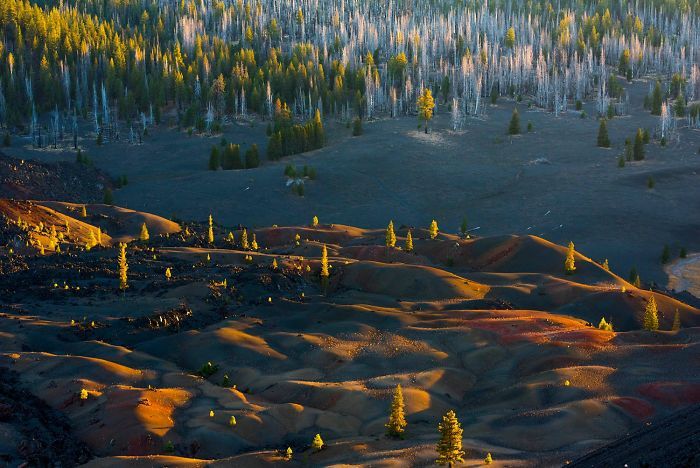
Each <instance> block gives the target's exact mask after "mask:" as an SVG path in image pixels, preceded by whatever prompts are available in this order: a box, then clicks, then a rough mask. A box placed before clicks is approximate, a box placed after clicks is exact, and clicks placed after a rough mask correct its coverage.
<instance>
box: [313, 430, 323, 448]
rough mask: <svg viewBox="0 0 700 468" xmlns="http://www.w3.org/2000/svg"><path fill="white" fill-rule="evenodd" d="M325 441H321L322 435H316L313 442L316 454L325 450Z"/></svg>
mask: <svg viewBox="0 0 700 468" xmlns="http://www.w3.org/2000/svg"><path fill="white" fill-rule="evenodd" d="M323 445H324V444H323V439H321V434H316V436H315V437H314V440H313V442H311V448H312V449H314V452H320V451H321V449H323Z"/></svg>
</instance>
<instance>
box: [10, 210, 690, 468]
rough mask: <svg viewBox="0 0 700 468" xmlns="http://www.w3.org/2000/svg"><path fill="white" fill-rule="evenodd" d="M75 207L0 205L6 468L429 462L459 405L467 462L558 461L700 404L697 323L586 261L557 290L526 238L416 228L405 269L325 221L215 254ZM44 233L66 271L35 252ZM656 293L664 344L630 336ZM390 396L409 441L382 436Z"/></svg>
mask: <svg viewBox="0 0 700 468" xmlns="http://www.w3.org/2000/svg"><path fill="white" fill-rule="evenodd" d="M85 208H86V213H85V214H86V216H85V217H83V216H82V205H72V204H68V203H58V202H16V201H10V200H2V201H0V211H2V213H3V214H4V215H5V223H4V224H5V227H4V228H3V229H4V232H5V235H6V236H9V238H11V239H14V242H15V244H16V246H17V249H16V250H15V251H14V252H13V253H3V254H2V257H1V258H0V268H1V270H2V271H0V274H2V281H0V298H1V300H2V302H1V303H0V304H1V305H0V309H1V310H0V369H2V372H3V374H2V376H3V385H5V387H3V388H4V390H3V392H2V395H1V396H2V398H1V399H0V436H1V437H0V440H1V442H0V450H1V451H2V452H3V453H8V455H4V456H5V459H4V460H3V461H4V462H7V463H9V464H10V466H14V465H15V464H20V463H22V462H24V461H27V462H29V464H30V465H33V464H34V465H37V464H38V465H41V464H42V463H44V462H46V460H47V457H49V458H50V457H55V459H58V458H57V457H59V454H60V456H63V457H69V455H70V456H72V459H70V460H68V459H66V462H65V463H66V464H71V463H76V462H87V463H88V465H89V466H113V467H117V466H120V467H121V466H139V467H140V466H182V467H189V466H204V465H211V466H241V467H245V466H260V465H275V464H279V465H280V466H281V465H285V466H327V465H342V464H360V465H372V466H430V465H431V464H432V463H433V462H434V460H435V458H436V453H435V448H434V447H435V443H436V441H437V437H438V433H437V430H436V429H437V423H438V421H439V420H440V417H441V416H442V415H443V414H444V413H445V412H446V411H447V410H449V409H454V410H455V411H456V413H457V415H458V417H459V419H460V421H461V423H462V425H463V428H464V445H465V448H466V449H467V457H466V459H465V461H468V462H469V463H473V464H474V463H476V464H479V463H481V460H483V458H484V456H485V455H486V453H487V452H490V453H491V454H492V456H493V459H494V464H495V465H497V466H499V465H504V466H505V465H507V466H523V465H561V464H564V463H565V462H567V461H571V460H574V459H576V458H578V457H579V456H582V455H584V454H585V453H587V452H590V451H592V450H595V449H597V448H599V447H601V446H604V445H606V444H607V443H611V442H613V441H615V440H616V439H618V438H621V437H623V436H625V435H626V434H628V433H630V432H631V431H635V430H638V429H640V428H643V427H645V424H646V423H653V422H654V421H657V420H659V418H663V417H665V416H668V415H670V414H672V413H673V412H674V411H677V410H679V409H683V408H686V407H688V406H690V405H693V404H697V403H700V377H698V376H699V375H700V372H699V370H700V368H699V362H698V359H697V358H698V343H700V311H699V310H698V309H696V308H694V307H692V306H689V305H687V304H685V303H683V302H680V301H679V300H677V299H675V298H674V297H671V296H669V295H667V294H664V293H663V292H660V291H649V290H643V289H639V288H637V287H635V286H633V285H632V284H630V283H628V282H627V281H625V280H624V279H622V278H621V277H619V276H617V275H615V274H614V273H612V272H610V271H607V270H606V269H604V268H603V267H602V266H601V265H599V264H597V263H595V262H594V261H592V260H591V259H589V258H587V257H585V256H584V255H582V254H580V253H576V255H575V260H576V272H575V273H574V274H573V275H566V274H565V273H564V268H563V265H564V259H565V256H566V248H565V247H562V246H558V245H555V244H552V243H550V242H548V241H545V240H543V239H541V238H538V237H535V236H501V237H488V238H470V239H462V238H459V237H456V236H451V235H447V234H439V235H438V236H437V238H435V239H430V236H429V233H428V231H427V230H425V229H421V228H413V229H412V231H411V233H412V236H413V243H414V250H413V251H412V252H407V251H405V250H404V249H401V248H398V247H397V248H388V247H385V246H384V238H385V233H384V230H368V229H359V228H354V227H350V226H344V225H330V224H323V223H322V224H320V225H318V226H312V227H310V226H299V227H294V226H287V227H270V228H264V229H247V230H246V232H245V234H246V235H247V237H248V241H249V242H252V240H253V239H255V241H256V242H257V244H258V245H259V248H258V249H257V250H252V249H250V248H249V249H244V248H242V245H241V238H242V236H243V230H242V229H229V228H226V227H223V226H219V225H216V224H214V225H213V226H212V232H213V234H214V242H213V243H210V242H208V240H207V237H208V235H207V232H208V226H207V225H200V224H186V223H185V224H182V225H178V224H176V223H174V222H171V221H168V220H165V219H163V218H160V217H158V216H155V215H151V214H147V213H140V212H134V211H131V210H126V209H122V208H119V207H112V206H106V205H87V206H86V207H85ZM18 219H19V220H21V221H18ZM143 223H145V224H146V226H147V228H148V230H149V232H150V239H149V240H148V241H137V240H134V239H137V238H138V235H139V232H140V229H141V225H142V224H143ZM68 227H70V234H69V233H68ZM98 227H99V228H100V231H101V232H105V234H102V242H101V243H98V244H97V245H94V246H87V247H86V243H89V240H90V232H91V231H92V232H94V231H96V230H97V229H98ZM52 229H56V230H57V232H58V233H60V234H62V237H61V236H59V234H56V235H57V236H59V237H61V241H60V242H58V241H57V242H56V243H55V244H56V245H60V246H61V249H60V253H55V249H48V248H45V249H44V255H40V254H39V250H38V249H39V248H40V245H41V243H42V242H44V244H45V245H47V244H48V241H47V239H48V238H50V237H51V236H52V235H53V234H52V233H51V231H52ZM229 232H231V234H232V235H233V238H234V240H231V239H230V238H229V235H228V234H229ZM407 233H408V228H407V227H401V228H399V229H397V237H398V243H397V245H404V241H405V236H406V235H407ZM117 241H131V242H130V244H129V246H128V248H127V250H126V255H127V261H128V264H129V269H128V288H127V289H126V291H123V292H121V291H120V290H119V280H118V269H117V249H116V248H114V246H113V244H115V243H116V242H117ZM324 246H325V247H326V250H327V252H328V260H329V265H330V278H329V280H328V282H327V284H326V283H322V282H321V281H320V280H319V270H320V263H321V259H320V257H321V255H322V251H323V248H324ZM166 269H169V270H168V271H169V272H170V278H166V274H165V272H166ZM652 295H653V297H654V298H655V301H656V303H657V304H658V310H659V322H660V327H659V328H660V331H657V332H648V331H642V330H641V328H642V326H641V324H642V320H643V314H644V309H645V306H646V304H647V302H648V301H649V299H650V297H651V296H652ZM676 312H678V315H679V317H680V321H681V329H680V330H678V331H668V330H670V329H671V327H672V322H673V319H674V316H675V314H676ZM601 318H605V319H606V320H607V321H609V322H612V324H613V326H614V330H615V331H614V332H611V331H605V330H601V329H598V328H597V327H596V325H597V324H598V322H599V321H600V319H601ZM397 384H401V386H402V387H403V389H404V397H405V403H406V414H407V421H408V427H407V434H406V438H405V439H403V440H393V439H388V438H386V437H385V436H384V431H385V428H384V424H385V422H386V419H387V415H388V407H389V401H390V397H391V394H392V391H393V389H394V388H395V386H396V385H397ZM28 398H33V399H35V400H36V401H40V402H45V404H44V403H41V405H39V404H36V405H28V404H26V402H27V399H28ZM31 401H33V400H31ZM42 405H43V406H42ZM57 421H58V422H57ZM57 424H61V425H62V426H60V427H62V428H64V429H63V430H61V431H56V429H55V428H56V425H57ZM316 434H320V435H321V436H322V438H323V440H324V441H325V443H326V447H325V448H324V449H323V450H322V451H320V452H318V453H316V452H313V451H312V450H311V449H310V448H309V445H310V442H311V440H312V439H313V438H314V436H315V435H316ZM27 441H30V442H27ZM287 447H291V448H292V449H293V452H294V455H293V457H292V459H291V460H290V461H286V460H284V458H283V457H282V454H283V453H284V451H285V450H286V449H287ZM611 450H614V448H613V449H611ZM592 459H593V460H600V458H592ZM582 466H585V465H582ZM630 466H632V465H630Z"/></svg>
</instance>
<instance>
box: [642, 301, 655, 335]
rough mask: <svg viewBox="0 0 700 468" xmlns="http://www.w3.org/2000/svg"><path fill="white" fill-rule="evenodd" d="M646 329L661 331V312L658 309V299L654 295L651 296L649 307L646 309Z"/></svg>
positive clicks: (648, 302)
mask: <svg viewBox="0 0 700 468" xmlns="http://www.w3.org/2000/svg"><path fill="white" fill-rule="evenodd" d="M643 325H644V329H645V330H647V331H656V330H658V329H659V312H658V310H657V307H656V299H654V295H653V294H652V295H651V296H649V300H648V301H647V305H646V307H645V308H644V323H643Z"/></svg>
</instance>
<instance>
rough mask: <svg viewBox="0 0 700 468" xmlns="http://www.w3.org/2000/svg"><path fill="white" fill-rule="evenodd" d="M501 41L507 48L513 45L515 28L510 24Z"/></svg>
mask: <svg viewBox="0 0 700 468" xmlns="http://www.w3.org/2000/svg"><path fill="white" fill-rule="evenodd" d="M503 42H504V44H505V46H506V47H507V48H509V49H512V48H513V47H515V29H514V28H513V27H512V26H511V27H510V28H508V30H507V31H506V36H505V38H504V39H503Z"/></svg>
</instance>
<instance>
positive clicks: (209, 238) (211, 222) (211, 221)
mask: <svg viewBox="0 0 700 468" xmlns="http://www.w3.org/2000/svg"><path fill="white" fill-rule="evenodd" d="M207 242H208V243H210V244H213V243H214V218H212V217H211V215H209V230H208V231H207Z"/></svg>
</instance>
